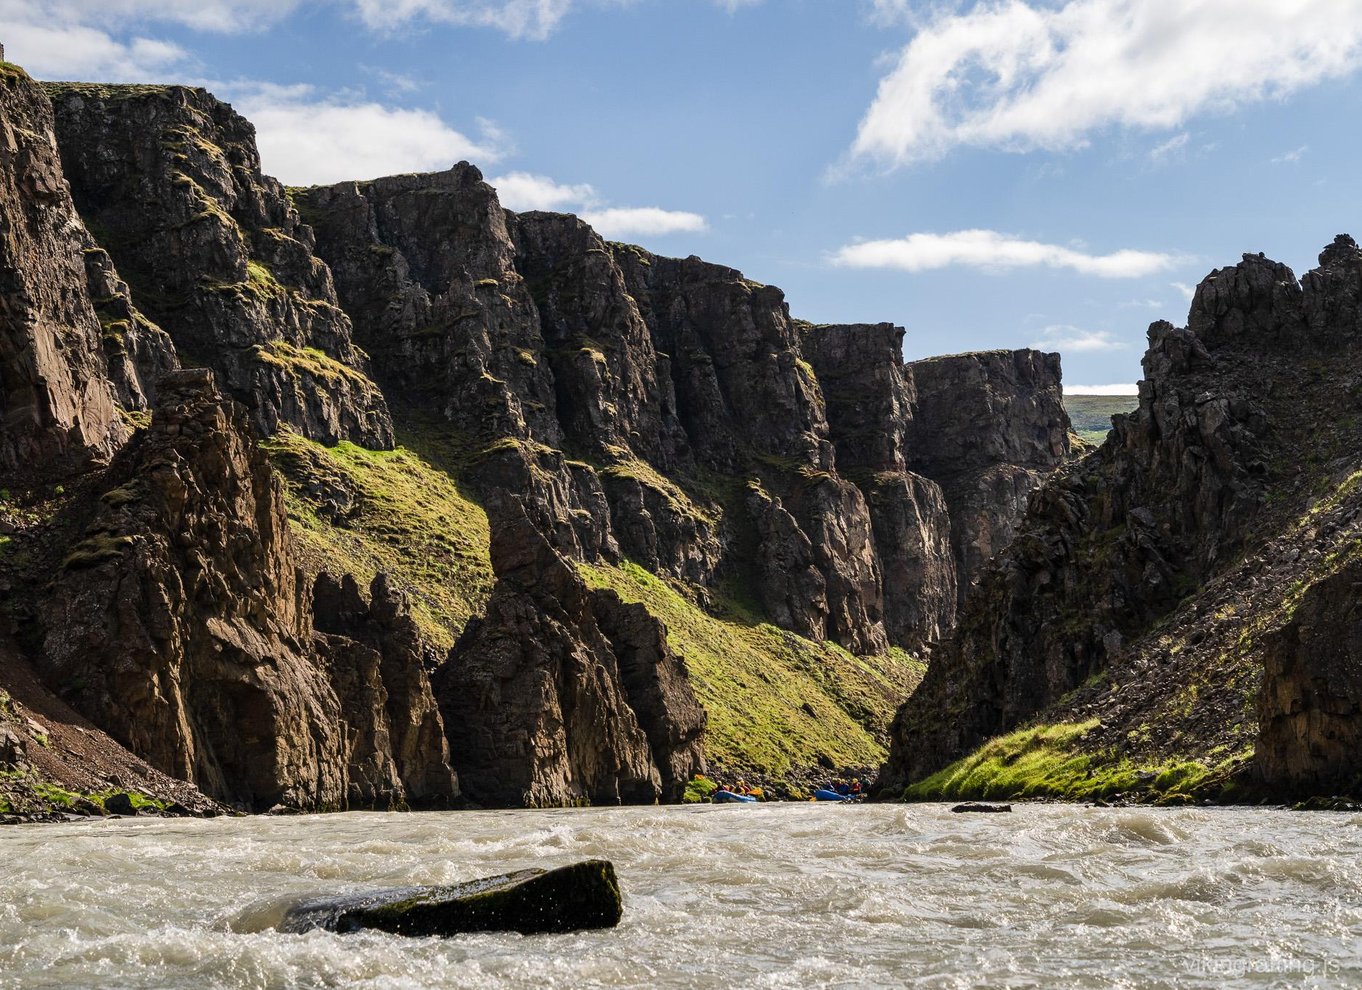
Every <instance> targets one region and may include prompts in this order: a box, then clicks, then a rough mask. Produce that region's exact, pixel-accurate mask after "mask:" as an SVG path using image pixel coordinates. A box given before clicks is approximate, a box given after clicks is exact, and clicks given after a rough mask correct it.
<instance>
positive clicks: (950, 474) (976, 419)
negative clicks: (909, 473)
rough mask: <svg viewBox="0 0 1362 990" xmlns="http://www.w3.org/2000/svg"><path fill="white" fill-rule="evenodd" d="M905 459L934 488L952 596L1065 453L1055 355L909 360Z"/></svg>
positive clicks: (1004, 537)
mask: <svg viewBox="0 0 1362 990" xmlns="http://www.w3.org/2000/svg"><path fill="white" fill-rule="evenodd" d="M909 371H910V373H911V375H912V379H913V382H914V385H915V387H916V399H915V402H914V416H913V418H912V419H911V420H910V421H909V422H908V423H907V424H906V430H905V438H904V447H905V448H906V450H907V451H908V465H909V467H911V468H912V469H913V470H914V471H917V472H919V473H921V474H923V475H925V476H926V477H928V478H931V479H932V480H933V481H935V482H937V484H939V485H940V486H941V489H942V493H943V495H944V496H945V499H946V505H947V507H948V509H949V511H950V518H951V540H952V544H953V546H954V548H955V560H956V570H957V574H958V582H957V585H958V596H959V599H960V600H961V601H964V599H965V598H966V597H967V596H968V594H969V591H970V588H971V587H972V586H973V584H974V581H975V580H976V579H977V578H978V575H979V572H980V571H981V570H982V568H983V566H984V564H986V563H987V562H988V561H989V560H990V559H991V558H992V557H993V556H994V555H995V554H996V553H997V552H998V551H999V550H1002V549H1003V548H1004V547H1006V546H1007V545H1008V544H1009V543H1011V542H1012V537H1013V534H1014V532H1015V530H1016V525H1017V522H1018V521H1019V520H1020V519H1021V516H1022V512H1023V511H1024V510H1025V509H1026V500H1027V497H1028V496H1029V495H1030V493H1031V492H1032V491H1033V490H1034V489H1036V488H1037V487H1039V486H1040V485H1041V484H1042V483H1043V482H1044V481H1045V480H1046V479H1048V478H1049V477H1050V475H1052V474H1053V473H1054V472H1055V470H1056V469H1057V468H1059V467H1060V466H1061V465H1062V464H1063V463H1064V462H1065V460H1066V459H1067V458H1068V456H1069V434H1070V426H1069V416H1068V414H1067V413H1066V412H1065V411H1064V400H1063V395H1062V394H1061V392H1060V371H1059V355H1058V354H1042V353H1040V352H1039V351H1033V350H1019V351H987V352H983V353H979V354H956V355H951V356H949V357H938V358H928V359H926V360H925V361H914V362H913V363H912V364H911V365H909Z"/></svg>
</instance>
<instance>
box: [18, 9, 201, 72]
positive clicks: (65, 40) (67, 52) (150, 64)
mask: <svg viewBox="0 0 1362 990" xmlns="http://www.w3.org/2000/svg"><path fill="white" fill-rule="evenodd" d="M3 41H4V43H5V45H6V46H7V51H6V57H7V58H9V59H11V60H12V61H17V62H19V64H20V65H23V66H24V68H26V69H28V71H29V72H31V73H32V74H33V75H35V76H37V77H39V78H41V79H94V80H98V81H100V82H158V81H161V80H164V79H166V78H168V77H169V76H172V75H174V74H175V70H176V69H177V68H178V67H181V66H184V65H185V64H186V63H187V62H188V61H189V53H188V52H186V51H185V50H184V49H183V48H180V47H179V46H178V45H173V44H170V43H169V42H166V41H157V40H155V39H153V38H132V39H130V40H128V41H118V40H116V39H115V38H113V37H112V36H111V35H109V34H108V33H106V32H104V31H102V30H100V29H98V28H93V27H83V26H79V25H76V26H65V27H61V26H56V25H52V24H34V23H27V22H22V21H15V22H11V23H7V24H5V25H4V36H3Z"/></svg>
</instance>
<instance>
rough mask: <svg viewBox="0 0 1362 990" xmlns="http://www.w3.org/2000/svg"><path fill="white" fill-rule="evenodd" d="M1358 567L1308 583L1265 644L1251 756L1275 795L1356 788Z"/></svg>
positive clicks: (1360, 693)
mask: <svg viewBox="0 0 1362 990" xmlns="http://www.w3.org/2000/svg"><path fill="white" fill-rule="evenodd" d="M1360 586H1362V566H1360V565H1358V564H1356V563H1354V564H1352V565H1350V566H1348V567H1345V568H1344V569H1343V570H1341V571H1339V572H1338V573H1337V574H1335V575H1333V576H1332V577H1330V578H1328V579H1326V580H1324V581H1321V582H1320V583H1318V584H1316V585H1315V586H1314V587H1312V588H1311V589H1310V591H1309V592H1308V593H1307V594H1306V596H1305V598H1304V600H1302V602H1301V603H1300V605H1299V607H1298V608H1297V609H1296V613H1295V615H1294V616H1293V617H1292V619H1291V621H1290V622H1288V623H1287V624H1286V625H1285V626H1284V627H1283V628H1281V629H1280V630H1278V631H1276V632H1274V633H1273V634H1272V635H1271V636H1270V637H1269V638H1268V640H1267V641H1266V642H1265V643H1264V645H1263V657H1264V664H1263V687H1262V691H1261V693H1260V694H1259V697H1258V726H1259V730H1258V744H1257V747H1256V749H1255V753H1254V759H1255V763H1256V764H1257V770H1258V774H1259V777H1260V779H1261V781H1262V783H1264V784H1266V785H1267V786H1268V787H1269V788H1270V789H1271V790H1272V792H1273V793H1275V794H1282V795H1288V796H1299V797H1306V796H1311V795H1336V794H1349V795H1357V794H1359V793H1362V611H1359V602H1360V601H1362V600H1360V599H1359V597H1358V590H1359V587H1360Z"/></svg>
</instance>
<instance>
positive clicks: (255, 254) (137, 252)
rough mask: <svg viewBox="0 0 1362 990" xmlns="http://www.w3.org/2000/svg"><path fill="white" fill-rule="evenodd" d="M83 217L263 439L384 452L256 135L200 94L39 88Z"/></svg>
mask: <svg viewBox="0 0 1362 990" xmlns="http://www.w3.org/2000/svg"><path fill="white" fill-rule="evenodd" d="M46 89H47V92H48V93H49V95H50V96H51V97H52V100H53V103H54V106H55V109H56V121H57V125H56V130H57V140H58V145H59V147H60V150H61V155H62V162H63V164H64V167H65V170H66V175H67V178H68V179H69V180H70V182H71V188H72V191H73V194H74V196H75V200H76V204H77V207H78V208H79V210H80V212H81V215H82V217H84V218H85V220H86V222H87V223H88V224H89V225H90V226H91V229H92V230H93V231H94V232H95V235H96V240H98V241H99V243H100V246H101V247H103V248H105V249H106V250H107V251H108V252H109V254H110V255H111V256H112V257H113V259H114V261H115V262H116V263H117V265H118V268H119V270H120V271H121V273H122V275H123V277H124V278H126V279H127V281H128V283H129V284H130V285H132V287H133V290H134V294H135V296H136V299H137V304H138V305H139V306H140V307H141V308H142V309H143V310H145V311H146V313H147V314H148V315H149V316H150V317H151V319H152V320H154V321H155V322H156V323H158V324H160V325H161V326H163V327H165V328H167V329H168V330H169V332H170V333H171V335H172V336H173V337H174V339H175V344H176V347H177V348H179V349H180V351H181V352H183V353H184V354H188V355H190V356H192V357H193V358H194V359H196V360H197V361H198V362H201V363H203V364H206V365H208V366H210V367H212V368H214V369H215V370H216V371H217V372H218V375H219V377H220V380H221V381H222V382H223V383H224V387H225V388H226V390H227V391H228V392H229V393H231V394H232V396H233V397H235V398H236V399H238V400H239V401H240V402H242V403H243V404H244V405H246V406H247V408H249V409H250V411H251V419H252V421H253V423H254V424H255V426H256V428H257V429H258V430H259V431H260V432H261V433H263V434H266V435H268V434H271V433H273V432H274V431H275V430H277V429H278V428H279V427H280V426H281V425H287V426H291V427H292V428H294V429H295V430H297V431H298V432H300V433H302V434H303V435H305V436H308V437H311V438H313V439H316V440H321V441H323V442H325V443H335V442H336V441H338V440H352V441H354V442H356V443H359V444H362V445H365V446H368V447H375V448H384V447H391V446H392V423H391V420H390V419H389V416H388V410H387V405H386V403H385V402H384V399H383V396H382V394H381V393H380V392H379V390H378V388H377V387H376V386H375V385H374V383H373V382H372V381H370V380H369V378H368V362H367V359H366V358H365V356H364V354H363V352H361V351H360V350H359V349H358V348H356V347H355V345H354V342H353V341H352V339H351V337H352V332H351V326H350V320H349V318H348V317H347V316H346V314H345V313H344V312H342V311H341V310H340V309H339V307H338V305H337V299H336V294H335V290H334V288H333V287H332V282H331V274H330V272H329V270H328V269H327V267H326V265H325V264H323V263H322V262H320V261H319V260H318V259H317V258H316V257H315V256H314V255H313V253H312V246H313V241H312V231H311V229H310V228H309V227H308V226H307V225H306V224H304V223H303V222H302V220H301V219H300V218H299V216H298V212H297V211H296V210H295V209H294V208H293V206H292V205H291V203H290V201H289V198H288V196H287V194H286V193H285V191H284V188H283V186H281V185H280V184H279V183H278V182H277V181H276V180H274V179H272V178H270V177H268V176H265V175H263V174H262V173H261V171H260V157H259V154H258V153H257V151H256V147H255V129H254V127H252V126H251V124H250V123H249V122H248V121H246V120H245V119H243V118H242V117H240V116H239V115H238V114H237V113H236V112H235V111H233V110H232V108H231V107H229V106H228V105H227V104H225V103H221V102H219V101H218V100H216V99H214V98H213V97H212V96H211V95H209V94H208V93H206V92H204V91H203V90H200V89H188V88H185V87H178V86H98V85H87V84H65V83H59V84H48V85H47V87H46Z"/></svg>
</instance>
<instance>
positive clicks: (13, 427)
mask: <svg viewBox="0 0 1362 990" xmlns="http://www.w3.org/2000/svg"><path fill="white" fill-rule="evenodd" d="M0 107H2V108H3V111H4V113H3V115H0V408H3V410H4V414H5V415H4V418H3V420H0V469H3V470H4V471H6V472H20V471H23V472H29V471H34V470H38V471H40V472H47V473H59V472H60V471H61V470H62V469H63V468H65V469H70V467H71V466H72V465H73V464H75V465H79V464H80V463H81V462H83V461H86V460H88V459H90V458H94V459H100V458H103V459H106V460H107V458H108V457H109V455H111V454H112V453H113V451H114V450H115V449H116V447H117V446H118V444H119V443H120V442H121V441H122V440H123V439H124V438H125V436H126V430H125V427H124V425H123V423H122V421H121V419H120V418H119V415H118V406H117V404H116V401H115V396H114V394H113V388H112V386H111V383H110V381H109V372H108V365H107V362H106V360H105V356H104V347H103V343H102V340H101V337H102V331H101V327H100V319H99V315H98V313H97V312H96V310H95V305H94V301H93V300H92V299H91V297H90V293H89V292H88V291H87V289H86V284H85V283H86V278H85V261H84V251H85V249H86V248H87V247H89V246H90V245H91V243H92V242H91V241H90V240H89V239H88V237H87V236H86V234H85V230H84V228H83V227H82V226H81V223H80V220H79V218H78V217H77V216H76V211H75V207H74V205H73V204H72V202H71V194H70V192H69V191H68V189H67V187H66V183H65V181H64V179H63V177H62V169H61V161H60V159H59V158H58V157H57V152H56V149H55V147H54V146H53V145H52V142H51V141H50V140H49V138H50V135H51V133H52V109H51V106H50V104H49V103H48V101H47V98H46V97H45V96H44V95H43V94H42V91H41V90H40V89H39V88H38V86H37V85H36V84H35V83H34V82H33V81H32V80H30V79H29V78H28V77H27V76H26V75H24V74H23V73H22V72H20V71H18V70H13V69H8V68H6V69H4V70H3V71H0Z"/></svg>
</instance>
